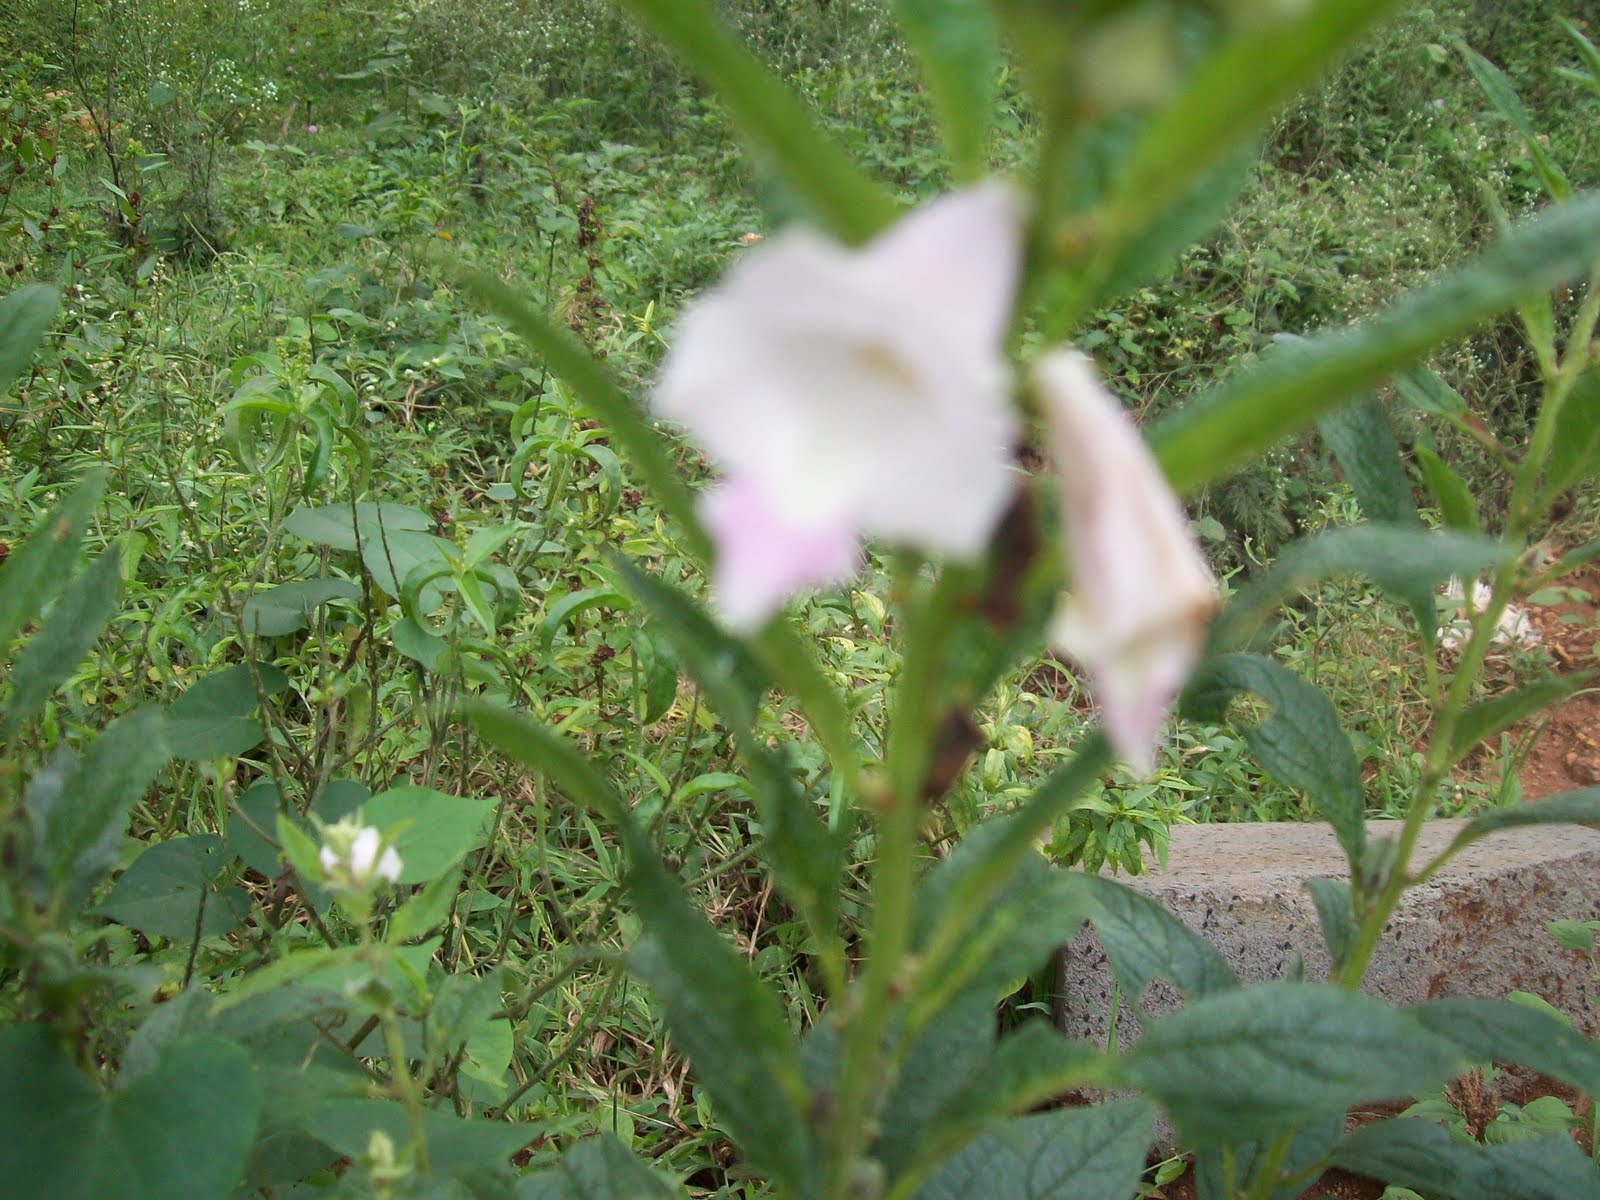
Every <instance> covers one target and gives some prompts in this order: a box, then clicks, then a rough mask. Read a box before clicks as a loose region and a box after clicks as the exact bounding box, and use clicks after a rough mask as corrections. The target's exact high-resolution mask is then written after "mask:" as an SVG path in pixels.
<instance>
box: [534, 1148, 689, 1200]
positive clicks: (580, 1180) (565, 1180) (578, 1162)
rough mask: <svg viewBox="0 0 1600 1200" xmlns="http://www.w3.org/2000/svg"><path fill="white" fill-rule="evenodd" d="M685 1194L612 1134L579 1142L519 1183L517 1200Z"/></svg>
mask: <svg viewBox="0 0 1600 1200" xmlns="http://www.w3.org/2000/svg"><path fill="white" fill-rule="evenodd" d="M679 1195H682V1192H681V1190H680V1189H679V1188H677V1187H674V1186H673V1185H672V1184H670V1183H668V1182H667V1181H666V1180H665V1179H663V1178H662V1177H661V1176H660V1175H657V1174H656V1173H655V1172H654V1171H653V1170H651V1169H650V1168H649V1167H647V1166H646V1165H645V1164H644V1163H643V1162H641V1161H640V1160H639V1159H638V1158H635V1157H634V1155H633V1154H632V1153H631V1152H630V1151H629V1150H628V1148H627V1147H626V1146H624V1145H623V1144H622V1143H621V1142H619V1141H618V1140H617V1139H616V1138H614V1137H612V1136H611V1135H610V1134H609V1133H602V1134H601V1135H600V1136H599V1137H594V1138H589V1139H587V1140H586V1141H582V1142H579V1143H578V1144H577V1145H576V1146H574V1147H573V1148H572V1149H571V1150H569V1151H568V1152H567V1153H566V1154H564V1155H562V1157H561V1161H560V1162H559V1163H557V1164H556V1165H555V1166H554V1167H552V1168H550V1170H548V1171H540V1172H539V1173H538V1174H536V1175H529V1176H526V1177H525V1178H523V1179H522V1180H520V1181H519V1182H518V1184H517V1200H673V1198H674V1197H676V1196H679Z"/></svg>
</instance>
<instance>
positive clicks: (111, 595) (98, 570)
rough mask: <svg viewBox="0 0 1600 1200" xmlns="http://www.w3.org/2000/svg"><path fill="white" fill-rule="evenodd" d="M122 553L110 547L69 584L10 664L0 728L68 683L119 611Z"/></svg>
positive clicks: (23, 717)
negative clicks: (8, 695) (9, 693)
mask: <svg viewBox="0 0 1600 1200" xmlns="http://www.w3.org/2000/svg"><path fill="white" fill-rule="evenodd" d="M121 570H122V552H121V551H120V550H119V549H118V548H117V547H116V546H112V547H111V548H110V549H109V550H106V551H105V552H104V553H102V554H101V555H100V557H99V558H97V559H95V560H94V563H93V564H92V565H91V566H90V567H89V569H88V570H86V571H84V572H83V573H82V574H81V575H78V576H77V577H76V578H74V579H73V580H72V582H71V583H69V584H67V588H66V591H65V592H63V593H62V595H61V598H60V599H59V600H57V601H56V603H55V606H54V607H53V608H52V609H51V610H50V614H49V616H47V617H46V618H45V621H44V624H43V626H42V627H41V628H40V630H39V632H38V633H36V634H34V635H33V637H31V638H30V639H28V641H27V643H26V644H25V645H24V646H23V647H22V650H21V651H20V652H19V653H18V655H17V661H16V663H15V664H14V665H13V666H12V668H11V696H10V697H9V699H7V701H6V706H5V712H4V720H0V732H3V733H6V734H13V733H15V732H16V731H17V729H18V727H20V726H21V725H22V723H23V722H24V721H27V720H28V719H29V718H30V717H33V716H34V715H36V714H37V712H38V710H39V708H40V706H41V705H43V704H44V702H45V700H46V699H47V698H48V697H49V695H50V693H51V692H53V691H55V690H56V688H58V687H60V686H61V684H62V683H63V682H65V680H66V678H67V676H68V675H69V674H70V673H71V671H72V668H74V667H75V666H77V665H78V664H79V663H80V662H82V661H83V658H84V656H85V655H86V654H88V653H89V649H90V647H92V646H93V645H94V644H95V642H96V641H97V640H98V639H99V637H100V633H101V631H102V630H103V629H105V627H106V623H107V622H108V621H110V620H111V616H112V614H113V613H114V612H116V610H117V587H118V585H119V584H120V583H121V582H122V574H121Z"/></svg>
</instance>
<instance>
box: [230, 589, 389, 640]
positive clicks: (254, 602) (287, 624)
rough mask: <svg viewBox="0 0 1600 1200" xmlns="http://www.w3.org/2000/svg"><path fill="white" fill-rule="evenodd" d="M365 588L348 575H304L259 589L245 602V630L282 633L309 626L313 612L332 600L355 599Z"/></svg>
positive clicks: (272, 634) (273, 634) (262, 634)
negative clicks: (345, 577) (325, 576)
mask: <svg viewBox="0 0 1600 1200" xmlns="http://www.w3.org/2000/svg"><path fill="white" fill-rule="evenodd" d="M360 595H361V589H360V588H358V587H357V586H356V585H355V584H353V583H351V582H350V581H349V580H348V579H301V580H297V581H295V582H293V583H281V584H279V585H278V586H277V587H274V588H268V589H267V590H266V591H263V592H257V593H255V594H254V595H253V596H251V597H250V599H248V600H246V601H245V602H244V621H243V626H244V632H245V633H247V634H254V635H256V636H257V637H282V636H283V635H284V634H288V633H294V632H296V631H297V630H301V629H305V628H306V627H307V626H308V625H309V624H310V622H311V614H312V613H314V612H315V611H316V610H317V609H319V608H321V607H322V606H323V605H324V604H327V603H328V602H329V601H330V600H355V599H358V598H359V597H360Z"/></svg>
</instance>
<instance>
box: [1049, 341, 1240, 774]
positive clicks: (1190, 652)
mask: <svg viewBox="0 0 1600 1200" xmlns="http://www.w3.org/2000/svg"><path fill="white" fill-rule="evenodd" d="M1034 379H1035V382H1036V385H1037V388H1038V392H1039V395H1040V398H1041V400H1042V402H1043V408H1044V414H1045V419H1046V425H1047V427H1048V432H1049V439H1050V452H1051V455H1052V457H1053V458H1054V460H1055V468H1056V471H1057V474H1058V476H1059V479H1060V485H1061V497H1062V506H1063V514H1064V525H1065V533H1066V542H1067V574H1068V582H1069V586H1070V588H1071V594H1070V596H1069V598H1068V600H1067V602H1066V604H1065V605H1064V606H1063V608H1062V609H1061V611H1060V613H1059V614H1058V616H1057V618H1056V620H1055V622H1054V624H1053V625H1052V628H1051V643H1052V645H1054V646H1055V647H1056V648H1058V649H1060V650H1062V651H1064V652H1065V653H1067V654H1070V655H1071V656H1072V657H1074V658H1076V659H1077V660H1078V661H1079V662H1081V663H1083V665H1084V666H1085V667H1086V668H1087V669H1088V671H1089V674H1090V676H1091V678H1092V680H1093V682H1094V687H1095V693H1096V699H1097V700H1098V702H1099V704H1100V710H1101V713H1102V715H1103V717H1104V720H1105V727H1106V736H1107V737H1108V738H1109V739H1110V740H1111V744H1112V746H1113V747H1114V748H1115V749H1116V751H1117V753H1118V754H1119V755H1121V756H1122V757H1123V758H1124V759H1125V760H1127V761H1128V762H1129V763H1131V764H1133V766H1134V767H1135V768H1136V769H1139V770H1141V771H1143V772H1148V771H1149V770H1150V768H1151V766H1152V750H1153V747H1154V745H1155V743H1156V739H1157V736H1158V734H1159V731H1160V728H1161V721H1162V718H1163V717H1164V716H1165V714H1166V711H1167V708H1168V707H1169V706H1170V705H1171V704H1172V700H1173V698H1174V697H1175V696H1176V695H1177V692H1178V689H1179V688H1180V687H1181V686H1182V684H1183V681H1184V680H1185V679H1186V678H1187V677H1188V675H1189V672H1190V670H1191V669H1192V668H1193V667H1194V664H1195V660H1196V659H1197V658H1198V657H1199V655H1200V651H1201V648H1202V645H1203V643H1204V640H1205V627H1206V622H1207V620H1208V619H1209V617H1210V615H1211V612H1212V610H1213V609H1214V608H1215V607H1216V583H1215V581H1214V580H1213V579H1212V577H1211V572H1210V570H1209V569H1208V568H1207V567H1206V563H1205V559H1204V558H1203V557H1202V556H1201V554H1200V548H1199V546H1198V545H1196V543H1195V540H1194V538H1193V536H1192V535H1191V534H1190V532H1189V520H1188V517H1187V516H1186V515H1185V513H1184V511H1183V506H1182V505H1181V504H1180V503H1179V502H1178V498H1177V496H1175V495H1174V494H1173V492H1172V489H1171V488H1170V487H1168V486H1167V481H1166V479H1165V478H1164V477H1163V476H1162V474H1161V468H1160V467H1159V466H1158V465H1157V464H1156V461H1155V457H1154V456H1153V455H1152V454H1151V453H1150V450H1149V448H1148V447H1147V446H1146V445H1145V443H1144V439H1143V438H1142V437H1140V436H1139V431H1138V430H1137V429H1136V428H1135V427H1134V425H1133V422H1132V421H1130V420H1129V419H1128V416H1127V414H1126V413H1125V412H1123V409H1122V405H1121V404H1120V403H1118V401H1117V399H1116V398H1115V397H1114V396H1112V395H1111V394H1110V393H1109V392H1108V391H1106V389H1105V388H1104V387H1103V386H1102V385H1101V383H1100V381H1099V380H1098V379H1096V378H1095V374H1094V368H1093V366H1092V365H1091V364H1090V362H1089V360H1088V359H1087V358H1086V357H1084V356H1083V355H1082V354H1079V353H1077V352H1076V351H1065V350H1063V351H1056V352H1054V353H1051V354H1049V355H1047V356H1046V357H1044V358H1043V359H1041V360H1040V361H1039V363H1038V365H1037V367H1036V369H1035V374H1034Z"/></svg>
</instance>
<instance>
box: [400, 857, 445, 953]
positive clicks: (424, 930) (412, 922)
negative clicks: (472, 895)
mask: <svg viewBox="0 0 1600 1200" xmlns="http://www.w3.org/2000/svg"><path fill="white" fill-rule="evenodd" d="M400 861H401V863H402V864H403V863H404V862H405V858H404V856H402V857H401V860H400ZM461 873H462V868H461V867H460V866H456V867H452V868H451V869H449V870H447V871H445V872H444V873H443V874H442V875H440V876H439V877H438V878H436V879H434V880H432V881H430V882H429V884H428V885H427V886H426V887H425V888H423V889H422V890H421V891H420V892H418V893H417V894H416V895H415V896H412V897H411V898H410V899H409V900H407V901H406V902H405V903H404V904H402V905H401V906H400V907H399V908H398V909H396V910H395V914H394V916H392V917H390V918H389V927H388V928H387V929H386V930H384V939H385V940H386V941H390V942H409V941H410V940H411V939H412V938H419V937H426V936H427V935H428V934H430V933H432V932H433V931H434V930H435V929H437V928H438V927H439V926H440V925H443V924H444V922H445V920H446V919H447V918H448V917H449V916H450V907H451V905H453V904H454V903H455V899H456V894H457V893H458V892H459V891H460V890H461Z"/></svg>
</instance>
